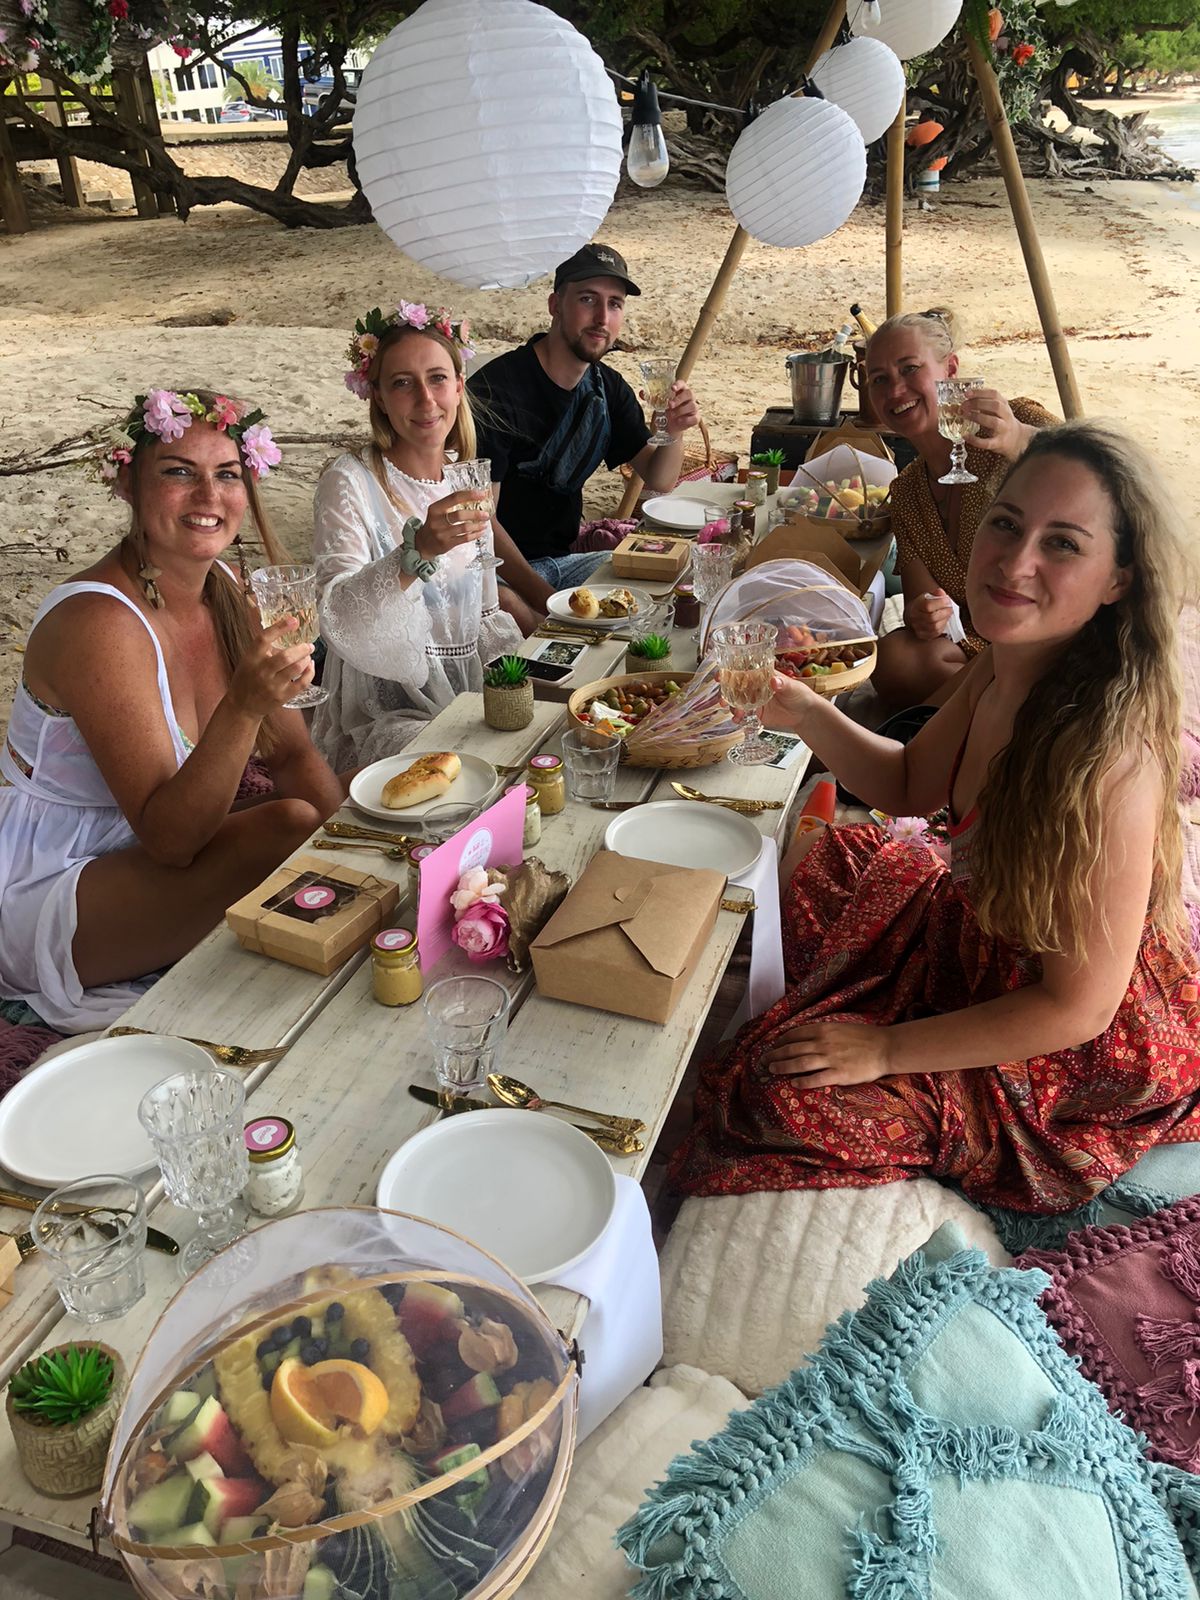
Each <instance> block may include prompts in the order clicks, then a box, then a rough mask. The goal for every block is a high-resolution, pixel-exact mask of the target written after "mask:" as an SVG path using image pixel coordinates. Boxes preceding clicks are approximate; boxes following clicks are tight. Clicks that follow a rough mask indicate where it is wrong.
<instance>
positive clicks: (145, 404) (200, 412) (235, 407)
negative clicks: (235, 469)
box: [98, 389, 283, 484]
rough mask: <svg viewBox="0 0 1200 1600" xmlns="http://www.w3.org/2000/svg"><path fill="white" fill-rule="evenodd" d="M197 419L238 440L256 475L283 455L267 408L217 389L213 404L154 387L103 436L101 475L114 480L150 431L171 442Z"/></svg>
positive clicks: (157, 436) (99, 461)
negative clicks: (253, 407) (268, 420)
mask: <svg viewBox="0 0 1200 1600" xmlns="http://www.w3.org/2000/svg"><path fill="white" fill-rule="evenodd" d="M196 421H200V422H209V423H211V424H212V426H213V427H214V428H216V429H217V431H218V432H219V433H227V434H228V435H229V437H230V438H231V439H234V440H236V442H237V447H238V449H239V450H240V451H241V456H242V460H243V461H244V462H245V464H246V466H247V468H248V470H249V471H250V472H251V473H252V475H253V476H254V477H255V478H265V477H266V476H267V474H268V473H269V472H270V470H271V468H272V467H277V466H278V465H279V463H280V461H281V460H282V459H283V457H282V454H281V452H280V449H279V446H278V445H277V444H276V443H275V441H274V439H273V438H272V437H271V430H270V428H268V427H267V425H266V423H265V422H264V421H263V412H262V411H261V410H253V411H252V410H251V409H250V408H249V406H247V405H246V403H245V401H243V400H231V399H230V398H229V396H228V395H225V394H218V395H214V396H213V401H212V404H211V406H209V405H205V403H204V401H203V400H201V399H200V397H199V396H198V395H195V394H192V393H191V392H190V391H189V392H188V393H186V394H176V393H175V391H174V390H173V389H150V390H148V391H147V392H146V393H145V394H140V395H138V397H137V399H136V400H135V401H134V402H133V410H132V411H131V412H130V413H129V415H128V416H127V417H126V418H125V420H124V422H122V423H121V424H120V425H119V426H118V427H115V428H110V429H108V431H107V432H106V434H105V435H104V441H103V444H102V445H101V448H100V452H99V459H98V465H99V471H100V477H101V478H102V479H103V481H104V482H105V483H108V484H115V483H116V479H117V474H118V472H119V471H120V470H121V468H122V467H127V466H128V465H129V463H130V462H131V461H132V460H133V452H134V450H135V448H136V447H137V443H138V440H139V439H141V438H144V437H145V435H146V434H148V433H152V434H154V436H155V437H156V438H158V439H161V440H162V441H163V442H164V444H171V443H173V442H174V441H175V440H176V439H182V438H183V435H184V434H185V433H186V432H187V430H188V429H189V428H190V427H191V425H192V423H193V422H196Z"/></svg>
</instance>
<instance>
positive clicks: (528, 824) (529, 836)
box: [513, 783, 542, 850]
mask: <svg viewBox="0 0 1200 1600" xmlns="http://www.w3.org/2000/svg"><path fill="white" fill-rule="evenodd" d="M513 788H514V789H520V790H522V791H523V793H524V795H525V831H524V832H523V833H522V835H521V847H522V849H525V850H528V849H529V847H530V845H535V844H537V842H538V840H539V839H540V838H541V837H542V808H541V806H540V804H539V803H538V792H537V790H536V789H535V788H534V787H533V785H532V784H531V783H515V784H514V785H513Z"/></svg>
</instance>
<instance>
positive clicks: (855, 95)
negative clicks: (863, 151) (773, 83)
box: [809, 39, 904, 144]
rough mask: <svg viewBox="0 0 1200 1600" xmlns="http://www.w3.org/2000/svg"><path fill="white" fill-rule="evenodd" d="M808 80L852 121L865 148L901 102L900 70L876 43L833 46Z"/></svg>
mask: <svg viewBox="0 0 1200 1600" xmlns="http://www.w3.org/2000/svg"><path fill="white" fill-rule="evenodd" d="M809 76H810V77H811V78H812V81H813V82H814V83H815V84H816V86H817V88H818V89H820V91H821V93H822V94H823V95H824V96H825V98H826V100H830V101H832V103H833V104H834V105H835V106H841V108H842V110H843V111H845V112H847V113H848V114H849V115H850V116H851V117H853V118H854V121H855V123H856V124H857V125H858V131H859V133H861V134H862V136H863V138H864V139H865V140H866V142H867V143H868V144H871V143H873V142H874V141H875V140H876V139H882V137H883V135H884V134H885V133H886V132H887V130H888V129H889V128H890V127H891V125H892V123H893V122H895V120H896V113H897V112H898V111H899V110H900V106H901V103H902V102H903V100H904V68H903V67H902V66H901V65H900V58H899V56H897V54H896V52H895V51H894V50H889V48H888V47H887V45H886V44H884V43H883V41H882V40H880V39H850V40H848V41H847V42H846V43H845V44H838V45H834V47H833V49H832V50H827V51H826V52H825V54H824V55H823V56H822V57H821V59H820V60H819V61H818V62H817V64H816V66H815V67H814V68H813V70H812V72H811V73H810V74H809Z"/></svg>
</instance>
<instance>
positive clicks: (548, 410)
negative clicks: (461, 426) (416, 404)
mask: <svg viewBox="0 0 1200 1600" xmlns="http://www.w3.org/2000/svg"><path fill="white" fill-rule="evenodd" d="M545 337H546V336H545V334H544V333H539V334H536V335H535V336H534V338H532V339H530V340H529V342H528V344H523V345H519V346H518V347H517V349H515V350H509V351H507V352H506V353H505V354H504V355H502V356H497V357H496V359H495V360H494V361H489V362H488V364H487V366H486V367H484V368H483V369H482V370H481V371H479V372H477V373H475V375H474V376H473V377H472V378H471V379H470V380H469V382H468V384H467V387H468V389H469V390H470V392H471V403H472V407H473V408H474V412H475V428H476V433H477V435H478V441H479V442H478V452H479V454H480V455H481V456H485V457H487V458H488V459H489V460H490V461H491V463H492V479H493V482H495V483H498V484H499V485H500V504H499V505H498V506H497V507H496V514H497V516H498V517H499V520H500V522H501V523H502V524H503V525H504V527H505V529H506V530H507V532H508V533H509V534H511V535H512V538H513V540H514V541H515V543H516V546H517V548H518V549H519V550H520V551H521V554H522V555H524V556H525V557H527V558H528V559H530V560H536V559H537V557H538V556H561V555H566V553H567V551H568V550H569V549H570V547H571V545H572V544H574V542H575V539H576V538H577V537H578V534H579V523H580V519H581V518H582V516H583V490H582V489H577V490H575V492H574V493H573V494H560V493H558V492H557V491H556V490H554V489H552V488H550V486H549V485H548V484H545V483H540V482H537V481H535V480H534V479H532V478H526V477H522V476H520V475H519V474H518V472H517V468H518V467H519V466H520V464H521V463H522V462H523V461H532V460H535V459H536V458H537V456H538V455H539V454H540V453H541V449H542V446H543V445H544V444H545V442H546V440H547V439H548V438H549V437H550V436H551V434H552V433H553V432H554V430H555V428H557V427H558V424H559V422H560V421H561V419H562V416H563V413H564V412H565V411H566V409H567V407H568V405H569V404H570V403H571V396H572V393H573V391H572V390H570V389H560V388H559V386H558V384H556V383H555V382H554V381H553V379H551V378H550V377H548V376H547V374H546V372H545V370H544V369H543V367H542V363H541V362H540V361H539V360H538V358H537V353H536V351H535V350H534V348H533V347H534V345H535V344H536V343H537V341H538V340H539V339H544V338H545ZM598 370H599V372H600V376H601V379H602V381H603V383H604V396H605V399H606V400H607V402H608V421H609V438H608V444H607V445H606V447H605V451H604V459H605V461H606V463H607V464H608V466H609V468H610V469H611V468H613V467H620V466H623V465H624V463H625V462H626V461H632V460H633V458H634V456H636V455H637V453H638V451H639V450H641V449H642V447H643V446H644V445H645V444H646V443H647V441H648V440H649V438H650V429H649V428H648V427H647V425H646V419H645V417H644V416H643V414H642V408H641V405H640V404H639V403H638V398H637V396H636V395H635V394H634V392H633V390H632V389H631V388H630V387H629V385H628V384H627V383H626V382H625V379H624V378H623V377H622V376H621V374H620V373H619V372H614V371H613V369H612V368H611V367H606V366H605V365H604V363H603V362H601V363H600V365H599V369H598Z"/></svg>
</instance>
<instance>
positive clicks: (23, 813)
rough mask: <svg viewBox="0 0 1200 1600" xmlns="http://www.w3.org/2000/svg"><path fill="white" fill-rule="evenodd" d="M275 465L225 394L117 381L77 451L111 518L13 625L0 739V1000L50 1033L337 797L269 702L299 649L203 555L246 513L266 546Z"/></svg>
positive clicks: (179, 948) (178, 943)
mask: <svg viewBox="0 0 1200 1600" xmlns="http://www.w3.org/2000/svg"><path fill="white" fill-rule="evenodd" d="M279 459H280V455H279V447H278V445H276V444H275V442H274V440H273V439H272V437H271V430H270V428H268V427H267V426H266V424H265V422H264V421H263V416H262V412H261V411H251V410H250V409H249V408H248V407H247V406H245V405H244V404H242V403H241V402H239V401H236V400H233V399H231V398H230V397H229V396H227V395H219V394H212V393H209V392H207V391H205V390H195V391H190V390H189V391H187V392H175V391H172V390H168V389H151V390H149V391H148V392H147V393H146V394H144V395H139V396H138V398H137V400H136V402H135V404H134V406H133V409H132V410H131V411H130V413H129V414H128V416H127V417H126V418H125V420H124V422H123V423H122V424H121V426H120V427H119V428H116V429H114V430H112V431H111V432H110V433H109V434H108V436H107V437H106V439H105V441H104V444H103V447H102V450H101V454H100V457H99V470H100V474H101V476H102V478H104V479H105V480H106V481H108V482H109V484H110V485H111V487H112V489H113V492H114V494H116V495H117V497H118V498H120V499H122V500H124V501H126V502H127V503H128V505H129V507H130V526H129V532H128V533H127V534H126V536H125V537H124V538H123V539H122V540H121V542H120V544H118V545H117V546H116V548H115V549H113V550H110V551H109V553H108V554H107V555H106V556H103V557H102V558H101V559H100V560H99V561H97V562H96V563H95V565H94V566H91V567H89V568H88V569H87V570H86V571H84V572H81V573H78V574H77V575H76V576H75V577H74V578H72V579H71V580H69V581H68V582H67V583H63V584H60V585H59V586H58V588H56V589H54V590H53V591H52V592H51V593H50V594H49V595H48V596H47V597H46V599H45V600H44V601H43V602H42V604H41V606H40V607H39V609H38V612H37V615H36V616H35V617H34V620H33V626H32V628H31V630H30V634H29V639H28V642H27V644H26V648H25V655H24V661H23V669H22V677H21V681H20V683H19V684H18V686H17V690H16V694H15V696H14V699H13V706H12V713H11V717H10V720H9V724H8V737H7V739H6V740H5V743H4V746H3V749H0V900H2V901H3V906H4V914H3V917H2V918H0V997H3V998H4V999H10V1000H22V1001H24V1002H25V1003H26V1004H27V1005H28V1006H30V1007H31V1008H32V1009H33V1010H34V1011H35V1012H36V1013H37V1014H38V1015H39V1016H40V1017H42V1018H43V1020H44V1021H45V1022H47V1023H48V1024H49V1025H50V1026H51V1027H52V1028H55V1029H58V1030H59V1031H60V1032H64V1033H80V1032H84V1031H86V1030H88V1029H92V1028H101V1027H107V1026H108V1025H109V1024H110V1023H112V1022H114V1021H116V1019H117V1018H118V1017H119V1016H120V1015H121V1013H122V1012H123V1011H125V1010H126V1009H127V1008H128V1007H129V1006H130V1005H131V1004H132V1003H133V1001H134V1000H135V999H136V998H137V997H138V995H139V994H140V993H141V992H142V991H143V990H144V989H145V988H146V986H147V984H148V983H149V982H152V981H153V978H152V976H149V975H153V974H155V973H157V972H158V971H159V970H160V969H161V968H162V967H165V966H167V965H169V964H170V963H171V962H173V961H177V960H178V959H179V958H180V956H182V955H185V954H186V953H187V951H189V950H190V949H192V948H193V946H194V945H196V944H198V943H199V941H200V940H201V939H202V938H203V937H204V936H205V934H207V933H208V932H209V931H210V930H211V929H212V928H214V927H215V926H216V925H217V923H218V922H219V921H220V920H221V917H222V916H223V915H224V912H225V908H226V906H228V905H231V904H232V903H233V901H234V900H236V899H238V898H239V896H241V895H243V894H245V893H247V892H248V891H249V890H250V889H252V888H253V887H254V886H255V884H257V883H260V882H261V881H262V879H263V878H264V877H266V876H267V874H268V873H269V872H271V871H272V870H273V869H274V868H275V867H276V866H278V865H279V863H280V862H281V861H282V860H284V859H285V858H286V857H287V856H288V855H289V854H290V853H291V851H292V850H293V849H295V848H296V846H297V845H299V844H300V843H302V842H303V840H304V839H306V838H307V837H308V835H309V834H310V833H311V832H312V831H313V829H314V828H316V827H318V826H319V824H320V823H321V821H322V820H323V819H324V818H325V817H326V816H328V815H329V814H330V812H332V811H333V810H335V809H336V808H337V806H338V805H339V804H340V803H341V799H342V788H341V785H340V784H339V783H338V781H337V780H336V779H335V777H334V775H333V773H332V772H331V771H330V770H329V768H328V767H327V766H326V765H325V763H324V762H323V761H322V760H321V758H320V757H319V756H318V755H317V753H316V751H315V750H314V748H313V745H312V741H311V740H310V739H309V737H308V733H307V730H306V728H305V725H304V719H303V717H302V715H301V713H300V712H298V711H288V710H286V709H285V702H286V701H288V700H289V699H291V698H292V697H293V696H294V695H295V694H296V691H297V687H298V686H303V685H304V684H307V683H308V682H310V681H311V679H312V672H313V667H312V660H311V656H312V646H311V645H307V644H300V645H293V646H290V647H288V648H280V641H281V639H282V638H283V636H284V635H285V634H286V633H287V632H288V631H289V628H293V627H294V626H295V622H294V620H292V619H285V620H283V621H281V622H279V623H277V624H276V625H275V626H273V627H270V628H263V627H261V626H260V624H259V621H258V617H257V614H256V612H255V610H254V608H253V605H252V602H250V601H249V600H248V598H247V596H246V593H245V590H244V586H243V585H244V574H243V580H242V582H239V580H238V578H237V576H236V575H235V574H234V573H233V572H231V571H230V569H229V568H228V567H226V566H225V565H224V563H223V562H221V561H220V560H218V557H219V556H220V554H221V552H222V551H223V550H225V549H227V548H228V547H229V546H230V545H236V546H237V548H238V556H239V560H240V559H241V539H240V533H241V527H242V523H243V520H244V519H245V515H246V512H247V510H249V512H250V514H251V517H252V519H253V522H254V526H255V528H256V530H257V532H258V536H259V538H260V540H261V542H262V545H263V548H264V550H265V551H266V555H267V559H268V561H271V562H276V561H278V560H279V559H280V557H279V554H278V553H277V548H276V545H275V542H274V538H273V536H272V534H271V530H270V526H269V524H268V522H267V518H266V514H265V512H264V510H263V507H262V503H261V501H260V499H259V493H258V487H257V485H258V482H259V480H261V479H262V478H264V477H265V476H266V475H267V473H268V472H269V470H270V469H271V468H272V467H273V466H276V465H277V464H278V462H279ZM264 769H265V770H264ZM252 775H253V779H254V781H247V780H248V779H250V778H251V777H252ZM264 790H265V791H266V792H265V793H264V792H263V791H264ZM239 805H240V808H239Z"/></svg>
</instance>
